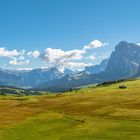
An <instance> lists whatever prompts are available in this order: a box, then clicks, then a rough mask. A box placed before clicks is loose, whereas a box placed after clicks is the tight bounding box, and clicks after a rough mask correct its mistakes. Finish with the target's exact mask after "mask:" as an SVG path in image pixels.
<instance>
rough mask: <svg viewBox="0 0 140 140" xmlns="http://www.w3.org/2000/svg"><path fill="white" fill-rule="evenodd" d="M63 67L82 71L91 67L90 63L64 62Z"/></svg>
mask: <svg viewBox="0 0 140 140" xmlns="http://www.w3.org/2000/svg"><path fill="white" fill-rule="evenodd" d="M64 65H65V67H66V68H70V69H74V68H76V69H83V68H85V67H86V66H91V65H92V64H91V63H88V64H87V63H83V62H66V63H65V64H64Z"/></svg>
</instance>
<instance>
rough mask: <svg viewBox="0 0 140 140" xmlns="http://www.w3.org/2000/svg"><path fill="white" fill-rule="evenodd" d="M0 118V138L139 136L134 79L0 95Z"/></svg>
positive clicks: (110, 139)
mask: <svg viewBox="0 0 140 140" xmlns="http://www.w3.org/2000/svg"><path fill="white" fill-rule="evenodd" d="M120 85H125V86H127V88H126V89H120V88H119V86H120ZM0 120H1V121H0V128H1V129H0V139H1V140H15V139H16V140H30V139H34V140H60V139H61V140H66V139H67V140H91V139H94V140H126V139H127V140H139V139H140V133H139V132H140V80H139V79H138V80H131V81H124V82H121V83H116V84H111V85H106V86H99V87H97V86H96V85H93V86H92V85H91V86H88V87H84V88H82V89H80V90H75V91H72V92H66V93H61V94H49V95H43V96H23V97H17V96H0Z"/></svg>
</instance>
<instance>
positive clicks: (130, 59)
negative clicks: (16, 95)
mask: <svg viewBox="0 0 140 140" xmlns="http://www.w3.org/2000/svg"><path fill="white" fill-rule="evenodd" d="M106 61H107V62H106V63H105V64H106V65H103V66H105V67H104V69H102V71H100V70H101V69H100V70H99V71H97V72H96V71H95V70H94V72H93V73H90V72H92V70H91V69H90V68H86V69H87V70H89V72H86V71H84V72H81V73H79V74H76V75H66V76H65V77H62V78H61V79H59V80H58V79H57V80H53V81H49V82H45V83H42V84H41V85H39V86H37V87H36V89H44V90H49V91H52V92H55V91H65V90H69V89H70V88H76V87H80V86H84V85H89V84H95V83H101V82H105V81H113V80H118V79H127V78H131V77H136V76H139V75H140V46H139V45H137V44H135V43H128V42H125V41H121V42H120V43H119V44H118V45H117V46H116V47H115V51H113V52H112V54H111V56H110V58H109V59H108V60H106ZM103 63H104V61H103V62H102V63H101V64H100V66H102V64H103ZM100 66H96V67H93V69H94V68H97V67H100Z"/></svg>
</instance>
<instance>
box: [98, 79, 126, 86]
mask: <svg viewBox="0 0 140 140" xmlns="http://www.w3.org/2000/svg"><path fill="white" fill-rule="evenodd" d="M123 81H125V79H119V80H116V81H107V82H103V83H99V84H98V85H97V86H109V85H111V84H116V83H120V82H123Z"/></svg>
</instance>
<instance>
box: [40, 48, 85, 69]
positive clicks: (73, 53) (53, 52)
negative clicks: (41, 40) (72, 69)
mask: <svg viewBox="0 0 140 140" xmlns="http://www.w3.org/2000/svg"><path fill="white" fill-rule="evenodd" d="M85 53H86V51H85V50H70V51H63V50H61V49H52V48H47V49H46V50H45V53H43V54H41V56H40V57H41V58H42V59H43V60H46V62H47V64H48V67H56V68H58V69H64V68H65V67H66V64H68V62H69V61H75V60H80V59H82V58H83V55H84V54H85Z"/></svg>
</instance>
